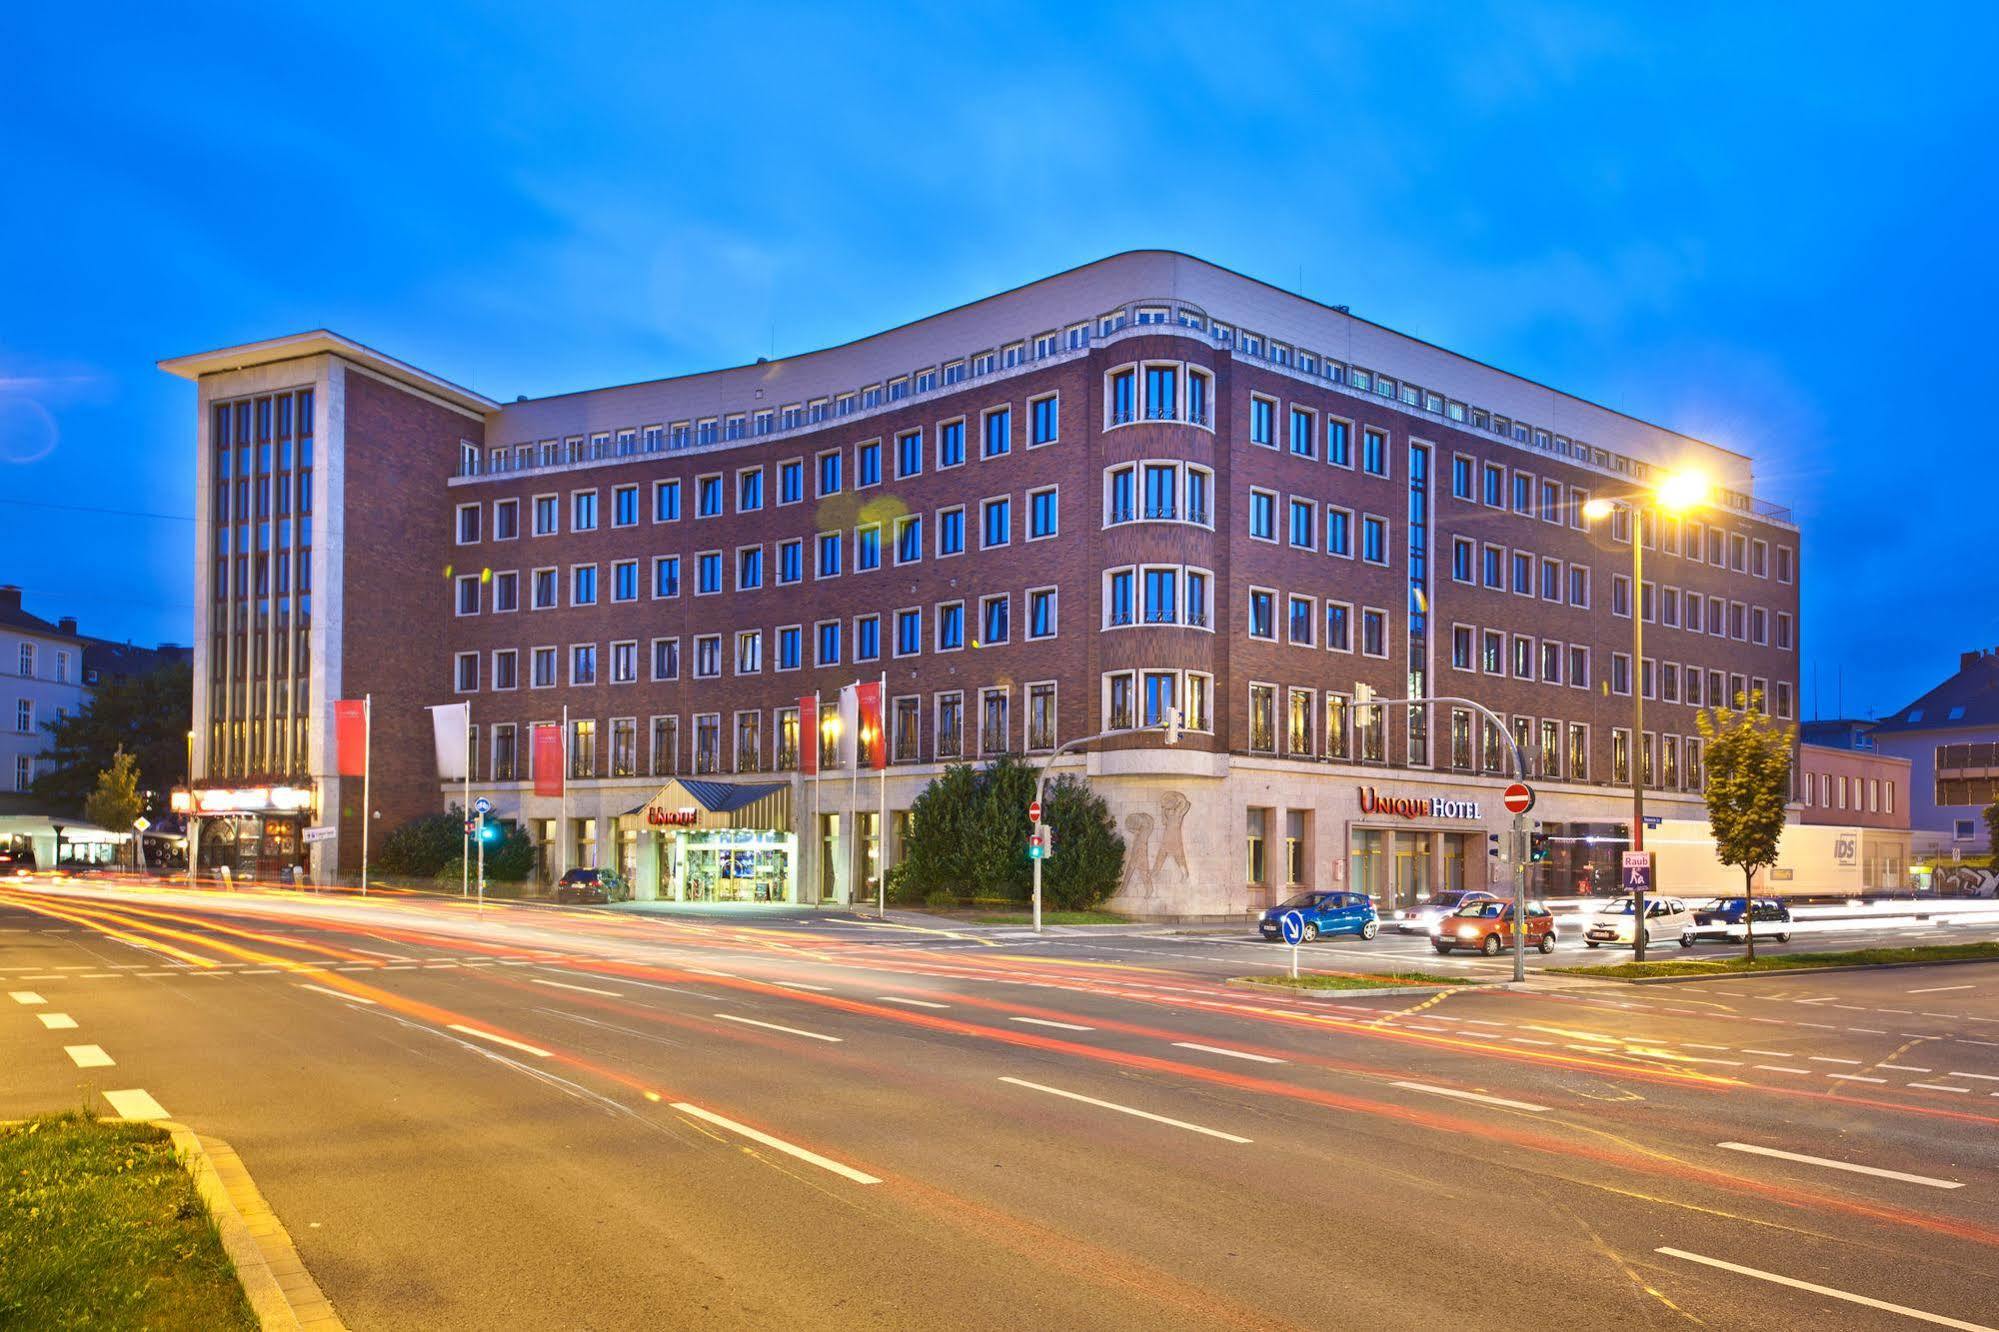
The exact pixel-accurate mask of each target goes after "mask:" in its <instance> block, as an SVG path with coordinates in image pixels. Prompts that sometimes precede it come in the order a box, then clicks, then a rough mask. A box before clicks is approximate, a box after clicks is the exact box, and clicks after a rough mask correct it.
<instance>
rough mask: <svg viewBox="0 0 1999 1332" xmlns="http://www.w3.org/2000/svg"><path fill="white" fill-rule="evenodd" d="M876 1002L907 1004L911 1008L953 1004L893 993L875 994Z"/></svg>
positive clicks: (944, 1006) (938, 1006)
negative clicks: (904, 996)
mask: <svg viewBox="0 0 1999 1332" xmlns="http://www.w3.org/2000/svg"><path fill="white" fill-rule="evenodd" d="M875 1002H876V1003H878V1004H907V1005H909V1006H910V1007H911V1008H949V1007H950V1006H951V1005H949V1004H934V1003H932V1002H930V1001H929V1000H928V999H904V998H902V997H901V996H900V995H893V994H878V995H876V996H875Z"/></svg>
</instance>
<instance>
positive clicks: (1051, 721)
mask: <svg viewBox="0 0 1999 1332" xmlns="http://www.w3.org/2000/svg"><path fill="white" fill-rule="evenodd" d="M1027 747H1028V748H1029V749H1053V748H1055V686H1054V684H1053V683H1050V682H1044V683H1041V684H1031V685H1029V686H1028V687H1027Z"/></svg>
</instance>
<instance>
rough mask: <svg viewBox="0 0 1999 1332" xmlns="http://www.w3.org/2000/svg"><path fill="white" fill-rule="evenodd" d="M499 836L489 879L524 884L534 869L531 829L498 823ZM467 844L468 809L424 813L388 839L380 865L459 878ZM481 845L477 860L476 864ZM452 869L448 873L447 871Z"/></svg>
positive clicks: (489, 859)
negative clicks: (462, 854)
mask: <svg viewBox="0 0 1999 1332" xmlns="http://www.w3.org/2000/svg"><path fill="white" fill-rule="evenodd" d="M494 826H497V827H498V828H499V830H500V835H499V837H498V838H497V839H496V840H494V841H491V842H488V843H487V844H486V882H487V884H488V885H491V884H493V883H518V882H521V881H522V880H524V879H526V878H527V877H528V876H529V875H530V874H532V873H534V862H535V849H534V843H533V842H532V841H530V840H529V838H528V834H527V829H526V828H523V827H522V826H521V825H519V824H517V823H516V824H505V823H502V824H498V825H494ZM464 845H465V814H464V812H463V811H462V810H461V809H460V808H459V807H458V806H457V805H453V806H451V808H450V809H448V810H445V811H444V812H442V813H438V814H421V815H418V816H417V817H416V818H413V819H411V820H409V821H408V822H407V823H403V824H401V825H399V826H398V827H397V828H396V829H395V830H394V831H392V832H391V833H390V834H389V835H388V837H386V838H385V839H383V842H382V849H381V851H380V853H379V854H377V855H376V856H375V863H374V866H373V867H371V868H375V869H379V870H380V872H381V873H383V874H398V875H404V876H406V877H409V878H412V879H435V880H437V881H439V882H443V881H444V880H447V879H448V880H450V881H451V882H452V883H453V884H456V883H457V882H458V881H459V877H458V857H459V853H460V851H461V850H462V849H463V847H464ZM476 858H477V857H476V848H475V854H474V859H475V863H476ZM447 871H448V872H447Z"/></svg>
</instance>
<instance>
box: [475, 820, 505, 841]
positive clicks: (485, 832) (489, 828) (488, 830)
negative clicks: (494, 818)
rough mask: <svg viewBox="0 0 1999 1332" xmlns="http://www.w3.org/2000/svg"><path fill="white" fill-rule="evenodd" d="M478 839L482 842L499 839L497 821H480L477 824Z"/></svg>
mask: <svg viewBox="0 0 1999 1332" xmlns="http://www.w3.org/2000/svg"><path fill="white" fill-rule="evenodd" d="M479 840H480V841H482V842H497V841H499V840H500V825H499V824H497V823H481V824H480V825H479Z"/></svg>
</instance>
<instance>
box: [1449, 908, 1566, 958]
mask: <svg viewBox="0 0 1999 1332" xmlns="http://www.w3.org/2000/svg"><path fill="white" fill-rule="evenodd" d="M1518 918H1519V913H1518V912H1517V911H1515V910H1514V909H1513V902H1512V899H1510V898H1504V897H1482V898H1478V899H1476V900H1474V901H1470V902H1466V903H1464V904H1463V905H1462V906H1460V907H1459V908H1458V909H1457V910H1456V911H1453V912H1452V913H1451V914H1450V915H1448V916H1445V917H1444V918H1443V919H1442V920H1440V921H1438V922H1437V928H1436V931H1435V932H1434V933H1433V934H1431V936H1430V946H1431V947H1432V948H1435V949H1436V950H1437V951H1438V952H1440V953H1448V952H1450V951H1451V950H1452V949H1453V948H1476V949H1477V950H1478V951H1479V952H1481V953H1484V954H1485V955H1486V956H1487V957H1493V956H1496V955H1498V954H1500V953H1503V952H1505V951H1506V950H1507V949H1509V948H1511V947H1513V922H1514V921H1515V920H1517V919H1518ZM1527 946H1528V947H1529V948H1538V949H1540V950H1541V951H1542V952H1544V953H1552V952H1554V951H1555V917H1554V915H1553V914H1552V913H1551V912H1549V910H1548V908H1547V907H1545V906H1542V905H1541V904H1540V903H1539V902H1530V903H1528V904H1527Z"/></svg>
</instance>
